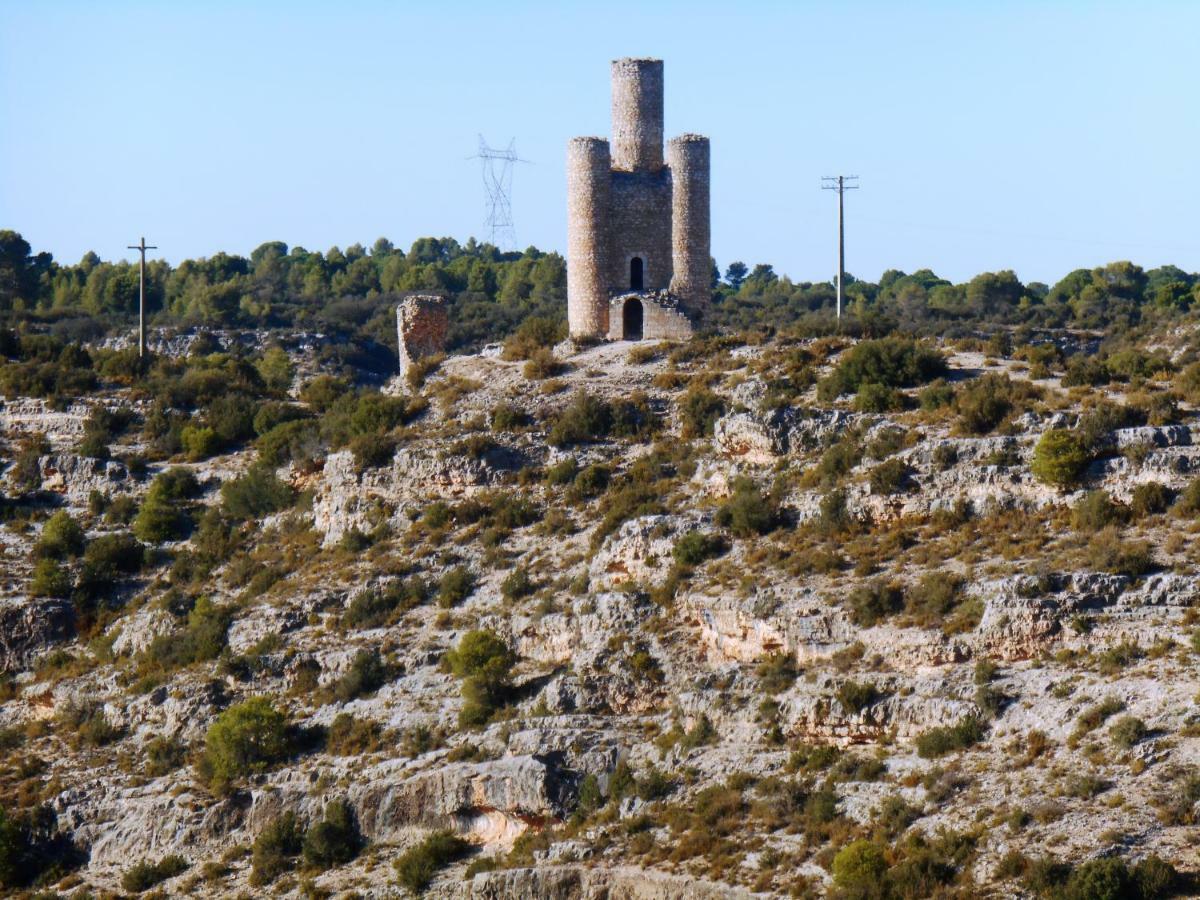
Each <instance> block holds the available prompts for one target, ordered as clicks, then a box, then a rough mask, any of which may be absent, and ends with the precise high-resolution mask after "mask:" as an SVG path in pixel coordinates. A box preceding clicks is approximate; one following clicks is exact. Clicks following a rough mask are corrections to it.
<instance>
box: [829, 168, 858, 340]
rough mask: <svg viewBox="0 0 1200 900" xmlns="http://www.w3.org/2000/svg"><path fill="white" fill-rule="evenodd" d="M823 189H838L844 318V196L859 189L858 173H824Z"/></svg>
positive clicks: (839, 284)
mask: <svg viewBox="0 0 1200 900" xmlns="http://www.w3.org/2000/svg"><path fill="white" fill-rule="evenodd" d="M847 182H851V183H847ZM821 190H823V191H837V195H838V276H837V318H838V321H839V322H841V320H842V284H843V283H844V282H845V281H846V225H845V210H844V208H843V207H844V200H843V198H844V196H845V193H846V191H856V190H858V176H857V175H823V176H822V177H821Z"/></svg>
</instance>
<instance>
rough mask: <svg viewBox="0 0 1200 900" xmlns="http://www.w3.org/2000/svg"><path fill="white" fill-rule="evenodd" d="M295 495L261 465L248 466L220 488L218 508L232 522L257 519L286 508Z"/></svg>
mask: <svg viewBox="0 0 1200 900" xmlns="http://www.w3.org/2000/svg"><path fill="white" fill-rule="evenodd" d="M293 497H294V492H293V491H292V489H291V488H290V487H289V486H288V485H286V484H284V483H283V482H282V481H280V480H279V479H278V478H276V477H275V473H274V472H272V471H271V470H270V469H269V468H267V467H265V466H261V465H255V466H251V467H250V469H248V470H247V472H246V474H245V475H242V476H241V477H240V478H235V479H234V480H233V481H228V482H226V483H225V484H223V485H222V486H221V505H222V507H223V509H224V511H225V514H226V515H227V516H229V517H230V518H232V519H234V520H235V521H244V520H246V519H258V518H261V517H263V516H267V515H270V514H271V513H274V512H279V511H280V510H282V509H287V508H288V507H289V506H291V505H292V500H293Z"/></svg>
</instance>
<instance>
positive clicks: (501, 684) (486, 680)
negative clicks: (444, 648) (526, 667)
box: [445, 630, 516, 727]
mask: <svg viewBox="0 0 1200 900" xmlns="http://www.w3.org/2000/svg"><path fill="white" fill-rule="evenodd" d="M445 662H446V667H447V668H448V669H449V670H450V671H451V672H452V673H453V674H454V675H456V676H458V677H459V678H461V679H462V695H463V699H464V701H465V702H464V704H463V709H462V712H461V713H460V714H459V720H460V722H461V723H462V724H463V725H465V726H468V727H477V726H480V725H485V724H487V722H488V721H490V720H491V718H492V716H493V715H495V713H496V711H497V710H498V709H500V707H501V706H503V705H504V703H506V702H507V700H508V698H509V695H510V694H511V691H512V682H511V681H510V673H511V670H512V667H513V664H514V663H515V662H516V656H515V654H513V652H512V650H510V649H509V647H508V644H506V643H505V642H504V641H503V640H502V639H501V638H500V637H499V636H498V635H496V634H495V633H494V632H491V631H481V630H477V631H469V632H467V633H466V634H464V635H463V636H462V639H461V640H459V642H458V646H457V647H454V648H453V649H451V650H450V651H449V652H447V653H446V660H445Z"/></svg>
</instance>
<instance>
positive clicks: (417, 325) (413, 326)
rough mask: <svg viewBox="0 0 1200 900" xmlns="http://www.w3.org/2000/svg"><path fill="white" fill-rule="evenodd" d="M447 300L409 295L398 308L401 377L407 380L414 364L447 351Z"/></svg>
mask: <svg viewBox="0 0 1200 900" xmlns="http://www.w3.org/2000/svg"><path fill="white" fill-rule="evenodd" d="M448 325H449V320H448V317H447V315H446V298H445V297H440V296H438V295H436V294H410V295H409V296H407V297H405V298H404V299H403V300H401V301H400V304H399V305H398V306H397V307H396V337H397V344H398V345H399V347H400V374H401V375H403V376H405V377H407V376H408V371H409V369H410V368H411V367H412V365H413V363H415V362H416V361H417V360H419V359H421V358H422V357H425V356H433V355H434V354H437V353H441V352H442V351H443V350H445V348H446V329H447V327H448Z"/></svg>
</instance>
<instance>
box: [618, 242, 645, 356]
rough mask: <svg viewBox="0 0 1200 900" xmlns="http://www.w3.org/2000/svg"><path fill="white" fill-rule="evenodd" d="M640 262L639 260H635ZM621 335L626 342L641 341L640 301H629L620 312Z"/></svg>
mask: <svg viewBox="0 0 1200 900" xmlns="http://www.w3.org/2000/svg"><path fill="white" fill-rule="evenodd" d="M635 261H636V262H641V260H635ZM621 334H622V335H623V336H624V338H625V340H627V341H640V340H641V339H642V301H641V300H634V299H629V300H626V301H625V308H624V309H623V310H621Z"/></svg>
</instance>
